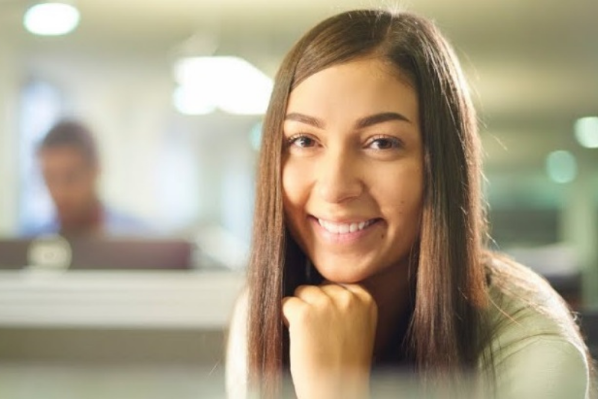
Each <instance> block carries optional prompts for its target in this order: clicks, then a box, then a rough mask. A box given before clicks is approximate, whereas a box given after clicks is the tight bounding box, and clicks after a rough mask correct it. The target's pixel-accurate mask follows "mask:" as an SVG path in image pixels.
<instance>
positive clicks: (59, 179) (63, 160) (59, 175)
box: [39, 145, 99, 225]
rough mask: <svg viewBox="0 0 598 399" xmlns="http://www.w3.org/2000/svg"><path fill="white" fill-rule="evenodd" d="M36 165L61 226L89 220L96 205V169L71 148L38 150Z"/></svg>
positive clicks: (94, 164) (61, 147)
mask: <svg viewBox="0 0 598 399" xmlns="http://www.w3.org/2000/svg"><path fill="white" fill-rule="evenodd" d="M39 162H40V167H41V171H42V175H43V178H44V180H45V182H46V186H47V188H48V191H49V193H50V196H51V198H52V201H53V202H54V205H55V207H56V212H57V213H58V218H59V220H60V222H61V224H63V225H64V224H73V223H77V222H79V221H82V220H85V219H87V218H89V217H90V216H89V215H90V213H92V212H93V211H94V210H95V209H96V206H97V193H96V184H97V179H98V174H99V173H98V172H99V171H98V166H97V163H96V162H95V160H92V159H88V158H87V157H86V156H85V154H84V152H83V151H81V150H80V149H79V148H77V147H75V146H69V145H61V146H55V147H47V148H42V149H41V150H40V152H39Z"/></svg>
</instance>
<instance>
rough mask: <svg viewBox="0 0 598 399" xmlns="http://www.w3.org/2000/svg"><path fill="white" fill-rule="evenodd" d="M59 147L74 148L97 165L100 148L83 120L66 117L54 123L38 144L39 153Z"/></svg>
mask: <svg viewBox="0 0 598 399" xmlns="http://www.w3.org/2000/svg"><path fill="white" fill-rule="evenodd" d="M58 147H70V148H74V149H76V150H77V151H79V152H80V153H81V155H83V157H84V158H85V160H86V161H87V162H89V164H90V165H97V163H98V161H99V159H98V149H97V145H96V142H95V139H94V137H93V134H92V132H91V130H90V129H89V128H88V127H87V126H86V125H84V124H83V123H81V122H78V121H75V120H71V119H64V120H62V121H60V122H58V123H57V124H56V125H54V126H53V127H52V128H51V129H50V131H48V133H47V134H46V136H45V137H44V139H43V140H42V141H41V142H40V144H39V146H38V149H37V150H38V153H39V152H41V151H43V150H45V149H52V148H58Z"/></svg>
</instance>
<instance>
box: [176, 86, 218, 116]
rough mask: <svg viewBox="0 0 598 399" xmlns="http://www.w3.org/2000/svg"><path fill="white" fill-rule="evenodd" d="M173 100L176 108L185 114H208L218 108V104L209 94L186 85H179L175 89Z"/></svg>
mask: <svg viewBox="0 0 598 399" xmlns="http://www.w3.org/2000/svg"><path fill="white" fill-rule="evenodd" d="M173 102H174V107H175V108H176V110H177V111H179V112H180V113H181V114H183V115H207V114H211V113H212V112H214V111H215V110H216V105H214V103H212V102H211V99H210V98H209V96H205V95H204V93H203V92H202V91H199V90H189V89H187V88H186V87H184V86H179V87H177V89H176V90H175V91H174V95H173Z"/></svg>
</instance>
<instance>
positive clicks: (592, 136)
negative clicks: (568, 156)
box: [575, 116, 598, 148]
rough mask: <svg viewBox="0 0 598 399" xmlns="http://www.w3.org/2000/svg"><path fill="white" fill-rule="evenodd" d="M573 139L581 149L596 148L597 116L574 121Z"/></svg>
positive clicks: (597, 138)
mask: <svg viewBox="0 0 598 399" xmlns="http://www.w3.org/2000/svg"><path fill="white" fill-rule="evenodd" d="M575 138H576V139H577V141H578V142H579V144H581V145H582V146H583V147H586V148H598V116H586V117H585V118H579V119H578V120H577V121H575Z"/></svg>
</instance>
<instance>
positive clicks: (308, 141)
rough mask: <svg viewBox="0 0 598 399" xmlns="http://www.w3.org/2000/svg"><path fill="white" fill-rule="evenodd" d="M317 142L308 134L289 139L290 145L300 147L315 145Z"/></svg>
mask: <svg viewBox="0 0 598 399" xmlns="http://www.w3.org/2000/svg"><path fill="white" fill-rule="evenodd" d="M315 144H316V141H315V140H314V139H312V138H310V137H307V136H295V137H291V138H290V139H289V145H294V146H296V147H300V148H309V147H313V146H314V145H315Z"/></svg>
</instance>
